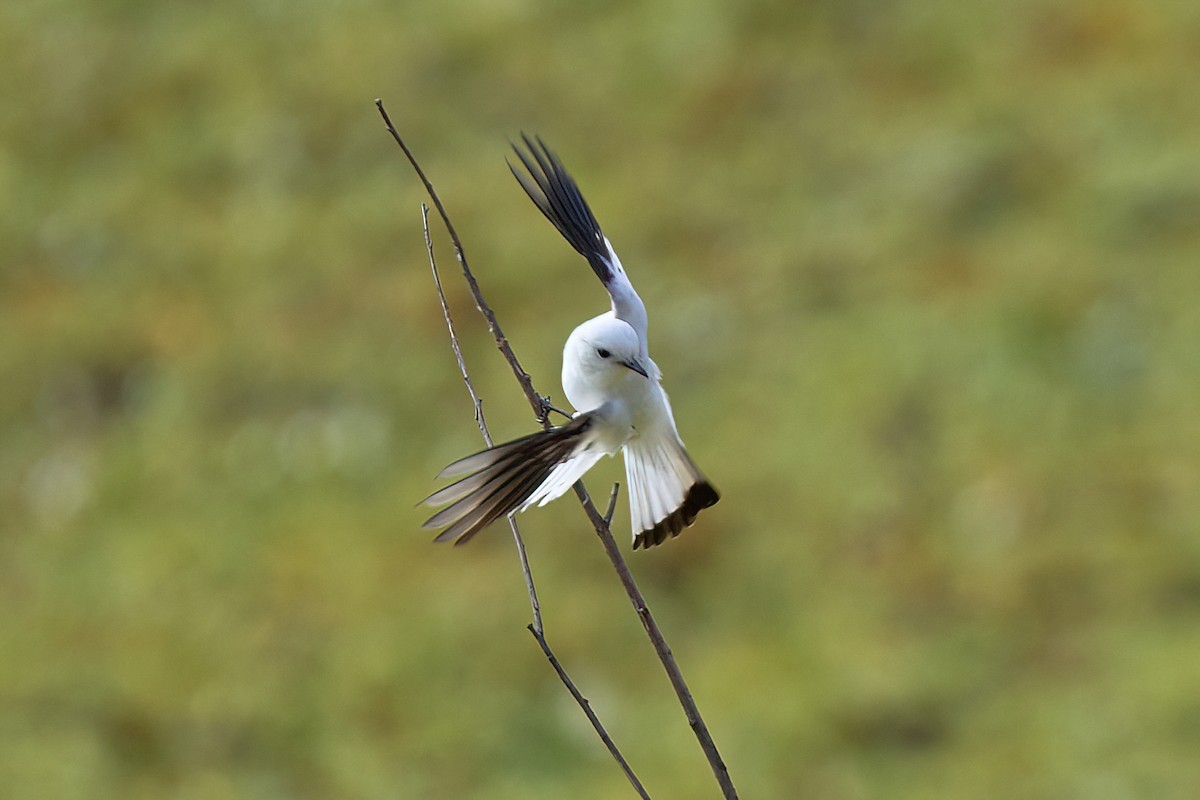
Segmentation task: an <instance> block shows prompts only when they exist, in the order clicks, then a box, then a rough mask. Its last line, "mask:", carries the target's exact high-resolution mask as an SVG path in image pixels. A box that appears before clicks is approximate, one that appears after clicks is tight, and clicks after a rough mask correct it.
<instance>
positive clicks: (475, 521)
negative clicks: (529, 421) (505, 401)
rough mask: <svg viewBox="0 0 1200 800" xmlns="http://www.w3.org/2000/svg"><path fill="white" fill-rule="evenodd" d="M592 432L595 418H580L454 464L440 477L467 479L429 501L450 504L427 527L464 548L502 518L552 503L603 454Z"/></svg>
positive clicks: (439, 491)
mask: <svg viewBox="0 0 1200 800" xmlns="http://www.w3.org/2000/svg"><path fill="white" fill-rule="evenodd" d="M591 428H592V418H591V416H590V415H588V414H580V415H579V416H577V417H575V418H573V419H572V420H571V421H570V422H568V423H567V424H566V425H563V426H562V427H559V428H551V429H549V430H545V431H538V432H537V433H532V434H530V435H528V436H522V437H521V438H520V439H514V440H513V441H511V442H507V443H505V444H501V445H497V446H495V447H493V448H491V449H489V450H484V451H482V452H479V453H475V454H474V455H470V456H467V457H466V458H461V459H459V460H458V461H455V462H454V463H453V464H451V465H450V466H448V467H446V468H445V469H444V470H442V471H441V473H439V474H438V477H439V478H449V477H457V476H460V475H465V476H466V477H463V478H460V479H459V480H458V481H456V482H454V483H452V484H450V485H449V486H447V487H445V488H443V489H439V490H438V491H436V492H434V493H433V494H431V495H429V497H427V498H425V500H424V501H423V502H424V503H425V505H430V506H442V505H447V504H449V505H448V506H447V507H446V508H444V509H442V510H441V511H439V512H438V513H436V514H434V515H433V516H432V517H430V518H429V519H428V520H426V521H425V524H424V525H423V526H422V527H425V528H433V529H436V528H445V530H443V531H442V532H441V533H439V534H438V535H437V538H436V541H439V542H445V541H450V540H453V541H454V543H455V544H463V543H465V542H467V541H469V540H470V539H471V537H473V536H474V535H475V534H477V533H479V532H480V531H481V530H483V529H484V528H486V527H487V526H488V525H491V524H492V523H493V522H495V521H496V520H498V519H500V518H501V517H504V516H507V515H509V514H511V513H512V512H514V511H517V510H524V509H525V508H527V507H528V506H530V505H532V504H534V503H539V502H540V503H546V502H549V501H550V500H553V499H554V498H555V497H558V496H559V495H560V494H562V493H563V492H564V491H566V489H568V488H570V487H571V485H572V484H574V483H575V481H576V480H578V479H579V478H580V477H582V475H583V473H585V472H587V471H588V469H590V468H591V467H592V465H593V464H595V463H596V461H597V460H598V459H599V458H600V456H602V455H604V453H603V451H600V450H597V449H596V448H593V447H592V444H593V441H592V440H593V438H594V437H591V436H589V435H588V433H589V431H590V430H591Z"/></svg>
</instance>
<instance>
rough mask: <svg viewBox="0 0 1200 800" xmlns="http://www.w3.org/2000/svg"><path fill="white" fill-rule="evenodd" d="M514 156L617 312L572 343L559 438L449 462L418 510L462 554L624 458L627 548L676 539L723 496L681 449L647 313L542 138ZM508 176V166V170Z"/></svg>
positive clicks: (592, 323) (526, 182)
mask: <svg viewBox="0 0 1200 800" xmlns="http://www.w3.org/2000/svg"><path fill="white" fill-rule="evenodd" d="M523 138H524V141H525V145H526V147H527V148H528V151H529V153H528V155H527V154H526V153H525V152H523V151H521V150H520V149H519V148H516V147H514V148H513V149H514V150H515V151H516V154H517V156H518V158H520V160H521V163H522V164H523V165H524V167H525V169H526V170H527V171H528V173H529V174H528V175H525V174H524V173H522V172H521V171H519V170H517V169H516V168H515V167H512V171H513V174H514V175H515V176H516V178H517V180H518V181H519V182H520V184H521V186H522V187H523V188H524V189H525V192H526V193H527V194H528V195H529V197H530V198H531V199H532V200H533V202H534V203H535V204H536V205H537V207H538V208H539V209H541V211H542V213H543V214H545V215H546V218H547V219H549V220H550V222H551V223H553V224H554V227H555V228H557V229H558V231H559V232H560V233H561V234H562V235H563V237H564V238H565V239H566V240H567V241H568V242H569V243H570V244H571V246H572V247H574V248H575V249H576V250H577V251H578V252H579V253H580V254H581V255H583V256H584V258H586V259H587V261H588V263H589V264H590V265H591V267H592V270H593V271H594V272H595V273H596V275H597V276H598V277H599V278H600V280H601V282H602V283H603V284H604V287H605V288H606V289H607V290H608V293H609V296H610V298H611V300H612V308H611V309H610V310H609V311H607V312H605V313H604V314H601V315H600V316H598V317H595V318H594V319H590V320H588V321H587V322H584V323H583V324H582V325H580V326H579V327H577V328H576V329H575V330H574V331H572V332H571V335H570V337H568V338H567V343H566V346H565V347H564V348H563V370H562V384H563V391H564V393H565V394H566V396H567V400H569V401H570V403H571V405H572V406H573V407H574V408H575V409H576V413H575V414H574V416H573V418H572V419H571V420H570V421H569V422H568V423H567V424H566V425H563V426H561V427H558V428H551V429H549V430H546V431H539V432H538V433H534V434H530V435H529V436H524V437H522V438H520V439H516V440H514V441H512V442H508V443H505V444H502V445H497V446H496V447H494V448H491V449H489V450H484V451H483V452H480V453H476V454H474V455H471V456H467V457H466V458H463V459H460V460H459V461H456V462H454V463H453V464H451V465H450V466H448V467H446V469H444V470H442V472H441V474H440V475H439V477H457V476H466V477H463V478H461V479H460V480H459V481H457V482H456V483H453V484H451V485H449V486H447V487H446V488H444V489H441V490H439V491H437V492H434V493H433V494H432V495H430V496H429V497H428V498H426V500H425V502H426V503H428V504H429V505H434V506H440V505H446V504H449V505H448V507H447V508H444V509H442V510H441V511H439V512H438V513H437V514H434V515H433V516H432V517H430V518H429V519H428V520H427V521H426V522H425V527H426V528H435V529H436V528H445V530H443V531H442V532H441V533H440V534H438V537H437V540H438V541H448V540H454V541H455V543H456V544H461V543H463V542H465V541H467V540H469V539H470V538H471V537H472V536H474V535H475V534H476V533H478V532H479V531H481V530H483V529H484V528H485V527H487V526H488V525H489V524H491V523H492V522H493V521H495V520H497V519H499V518H500V517H502V516H505V515H507V514H509V513H512V512H513V511H518V510H520V511H523V510H525V509H527V508H529V507H531V506H534V505H538V506H541V505H545V504H546V503H548V502H550V501H551V500H553V499H555V498H556V497H559V496H561V495H562V494H563V493H564V492H566V491H567V490H568V489H570V488H571V486H572V485H574V483H575V482H576V481H577V480H579V479H580V478H581V477H583V475H584V473H586V472H587V471H588V470H589V469H591V468H592V467H593V466H594V465H595V463H596V462H597V461H599V460H600V458H601V456H605V455H615V454H616V453H617V452H620V451H622V450H624V454H625V476H626V484H627V491H628V493H629V509H630V521H631V526H632V529H633V546H634V548H635V549H637V548H639V547H649V546H651V545H655V544H660V543H662V542H663V541H665V540H666V539H667V538H668V537H669V536H677V535H678V534H679V532H680V531H682V530H683V529H684V528H685V527H687V526H688V525H691V524H692V522H693V521H694V520H695V518H696V515H697V514H698V513H699V512H700V511H701V510H702V509H704V508H707V507H708V506H711V505H713V504H714V503H716V502H717V500H718V499H719V496H718V494H717V492H716V490H715V489H713V487H712V485H711V484H709V483H708V481H707V479H705V477H704V475H703V474H702V473H701V472H700V470H699V469H698V468H697V467H696V465H695V463H694V462H693V461H692V459H691V457H689V456H688V454H687V451H686V450H685V449H684V446H683V442H682V441H681V440H680V438H679V434H678V432H677V431H676V428H675V419H674V416H673V415H672V413H671V404H670V401H669V400H668V399H667V395H666V392H664V391H663V388H662V385H661V383H660V380H661V372H660V371H659V369H658V366H657V365H656V364H655V363H654V361H653V360H651V358H650V353H649V346H648V340H647V319H646V307H645V305H643V303H642V300H641V298H640V297H638V294H637V292H636V291H634V288H633V284H631V283H630V282H629V278H628V276H627V275H626V274H625V269H624V268H623V267H622V265H621V261H620V259H618V258H617V254H616V253H615V252H614V251H613V249H612V245H611V244H609V241H608V239H607V238H606V237H605V236H604V233H603V232H602V231H601V230H600V226H599V224H598V223H597V222H596V218H595V217H594V216H593V215H592V211H591V209H590V208H589V207H588V205H587V202H586V201H584V199H583V195H582V194H580V192H579V188H578V187H577V186H576V185H575V181H574V180H573V179H572V178H571V176H570V175H569V174H568V173H567V171H566V170H565V169H564V168H563V166H562V163H561V162H560V161H559V160H558V157H557V156H555V155H554V153H553V152H551V151H550V149H549V148H547V147H546V146H545V144H543V143H542V141H541V140H540V139H534V140H530V139H529V138H528V137H523ZM511 166H512V165H510V167H511Z"/></svg>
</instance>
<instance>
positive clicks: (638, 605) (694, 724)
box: [375, 100, 738, 800]
mask: <svg viewBox="0 0 1200 800" xmlns="http://www.w3.org/2000/svg"><path fill="white" fill-rule="evenodd" d="M375 106H376V108H377V109H378V110H379V114H380V116H382V117H383V122H384V124H385V125H386V126H387V130H388V133H390V134H391V135H392V138H393V139H395V140H396V144H398V145H399V146H400V149H401V150H403V151H404V155H405V157H406V158H407V159H408V162H409V164H411V165H412V167H413V169H414V170H415V171H416V173H417V175H418V177H420V179H421V182H422V183H423V184H424V185H425V190H426V192H427V193H428V194H429V197H430V199H431V200H432V201H433V204H434V207H436V208H437V210H438V214H439V215H440V216H441V218H442V221H443V223H445V225H446V230H447V232H448V233H449V234H450V239H451V241H452V242H453V243H454V249H455V254H456V256H457V258H458V263H459V266H460V267H461V269H462V273H463V277H464V279H465V280H466V282H467V286H468V288H469V289H470V291H471V294H472V296H473V297H474V298H475V305H476V307H477V308H478V309H479V311H480V313H482V314H483V316H484V318H485V319H486V320H487V323H488V329H489V330H490V331H491V333H492V336H493V338H494V339H495V341H496V346H497V347H498V348H499V350H500V352H501V354H502V355H503V356H504V358H505V360H506V361H508V364H509V366H510V367H511V368H512V371H513V374H514V376H515V377H516V378H517V382H518V383H519V384H520V385H521V388H522V390H523V391H524V392H525V396H526V399H527V400H528V401H529V404H530V407H532V408H533V410H534V413H535V414H536V415H537V417H538V420H539V421H540V422H541V423H542V425H543V426H549V421H548V420H547V408H546V406H547V403H546V401H545V400H544V399H543V398H542V396H541V395H540V394H538V392H537V391H536V390H535V389H534V387H533V382H532V380H531V379H530V377H529V374H528V373H527V372H525V370H524V369H522V367H521V365H520V362H519V361H518V360H517V357H516V354H515V353H513V351H512V347H511V346H510V345H509V343H508V339H507V338H505V336H504V334H503V333H502V332H501V330H500V325H499V323H497V322H496V316H495V314H494V313H493V312H492V310H491V307H490V306H489V305H488V304H487V302H486V301H485V300H484V299H483V294H482V292H481V291H480V289H479V284H478V283H477V282H476V281H475V276H474V275H473V274H472V273H471V269H470V267H469V266H468V265H467V259H466V255H465V254H464V252H463V247H462V242H461V241H460V240H459V238H458V233H457V232H456V231H455V230H454V225H453V224H452V223H451V222H450V218H449V216H448V215H447V213H446V210H445V207H444V206H443V205H442V202H441V200H440V199H439V198H438V196H437V192H436V191H434V188H433V185H432V184H431V183H430V182H429V179H428V178H426V177H425V172H424V171H423V170H422V169H421V167H420V165H419V164H418V163H417V160H416V158H415V157H414V156H413V154H412V152H411V151H410V150H409V149H408V145H406V144H405V143H404V140H403V139H402V138H401V136H400V133H399V132H398V131H397V130H396V127H395V126H394V125H393V124H392V120H391V118H390V117H389V116H388V113H387V111H386V110H385V109H384V107H383V101H382V100H376V101H375ZM426 236H427V237H428V226H426ZM427 241H428V239H427ZM431 255H432V254H431ZM574 489H575V494H576V496H578V498H579V501H580V503H581V504H582V505H583V510H584V512H585V513H586V514H587V516H588V519H589V520H590V521H591V523H592V527H593V528H594V529H595V531H596V535H597V536H598V537H599V539H600V542H601V544H602V545H603V546H604V552H605V553H606V554H607V555H608V558H609V561H611V562H612V565H613V569H614V570H615V571H616V573H617V577H618V578H619V579H620V581H621V585H622V586H623V587H624V588H625V593H626V594H627V595H628V597H629V601H630V602H631V603H632V604H633V607H634V610H635V611H636V612H637V615H638V618H639V619H640V620H641V622H642V626H643V627H644V628H645V630H646V635H647V636H648V637H649V639H650V642H651V644H652V645H653V646H654V651H655V653H656V654H657V655H658V658H659V660H660V661H661V662H662V665H663V669H664V670H665V671H666V673H667V677H668V679H669V680H670V681H671V686H672V688H674V690H675V695H676V697H677V698H678V699H679V703H680V705H681V706H682V707H683V711H684V714H685V716H686V717H687V721H688V725H689V726H691V728H692V732H693V733H694V734H695V736H696V739H697V741H698V742H699V743H700V748H701V749H702V750H703V751H704V755H705V757H706V758H707V759H708V763H709V766H710V767H711V768H712V771H713V775H714V777H715V778H716V780H717V784H718V785H719V786H720V787H721V792H722V794H723V795H724V797H725V798H726V800H736V798H737V796H738V795H737V790H736V789H735V788H734V786H733V781H732V780H731V779H730V777H729V770H728V769H727V768H726V766H725V762H724V760H723V759H722V758H721V754H720V752H719V751H718V750H717V746H716V743H715V742H713V739H712V735H711V734H710V733H709V731H708V726H707V725H705V724H704V720H703V718H702V717H701V716H700V710H699V708H697V706H696V701H695V699H694V698H693V697H692V693H691V690H690V689H688V686H687V683H686V682H685V681H684V679H683V673H682V672H680V670H679V665H678V664H677V663H676V661H675V656H674V655H673V654H672V653H671V648H670V647H669V646H668V645H667V642H666V639H665V638H664V637H663V634H662V630H661V629H660V628H659V627H658V623H657V622H656V621H655V619H654V616H653V615H652V614H651V613H650V609H649V607H648V606H647V605H646V601H645V598H644V597H643V596H642V593H641V590H640V589H638V586H637V583H636V582H635V581H634V579H633V575H632V573H630V571H629V566H628V565H627V564H626V563H625V559H624V558H623V557H622V555H621V551H620V549H619V548H618V547H617V543H616V541H615V540H614V539H613V535H612V531H611V530H610V529H609V526H608V521H607V520H606V519H605V517H604V516H603V515H601V514H600V512H599V511H597V510H596V506H595V504H594V503H592V499H591V497H590V496H589V495H588V492H587V488H586V487H585V486H584V485H583V481H577V482H576V483H575V486H574ZM509 521H510V523H511V522H513V520H512V517H509ZM514 524H515V523H514ZM531 628H532V626H531ZM533 633H534V637H535V638H537V639H538V642H539V644H544V638H542V637H540V636H539V635H538V633H537V631H534V632H533ZM551 663H552V664H553V663H554V661H553V660H552V661H551ZM557 669H558V668H557V667H556V670H557ZM563 676H565V673H560V677H563ZM568 688H570V685H568ZM572 694H573V695H575V696H576V700H577V702H578V701H581V700H582V695H577V694H576V692H575V691H572ZM580 705H581V707H582V708H583V709H584V711H585V713H588V716H589V719H593V715H592V714H591V713H590V707H589V706H588V705H587V702H586V700H582V702H581V703H580ZM593 725H598V721H595V722H593ZM614 750H615V747H610V751H614ZM618 760H621V761H622V763H623V760H622V759H620V758H619V756H618ZM626 774H627V775H628V776H629V777H630V779H631V780H632V781H635V786H638V787H639V790H640V785H639V784H636V778H635V777H633V773H632V772H631V771H628V769H627V772H626ZM643 796H645V795H644V791H643Z"/></svg>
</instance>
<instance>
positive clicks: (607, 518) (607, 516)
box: [604, 483, 621, 525]
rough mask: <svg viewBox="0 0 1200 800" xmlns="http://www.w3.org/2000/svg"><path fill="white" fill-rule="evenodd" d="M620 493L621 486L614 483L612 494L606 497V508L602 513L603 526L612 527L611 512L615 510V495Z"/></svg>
mask: <svg viewBox="0 0 1200 800" xmlns="http://www.w3.org/2000/svg"><path fill="white" fill-rule="evenodd" d="M620 493H621V484H619V483H614V484H613V490H612V494H610V495H609V496H608V508H607V509H605V511H604V524H605V525H612V515H613V512H614V511H616V510H617V495H619V494H620Z"/></svg>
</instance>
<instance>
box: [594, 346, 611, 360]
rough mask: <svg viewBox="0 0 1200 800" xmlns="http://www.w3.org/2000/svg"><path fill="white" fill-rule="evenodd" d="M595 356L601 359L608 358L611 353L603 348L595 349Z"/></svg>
mask: <svg viewBox="0 0 1200 800" xmlns="http://www.w3.org/2000/svg"><path fill="white" fill-rule="evenodd" d="M596 355H598V356H600V357H601V358H608V357H609V356H611V355H612V353H610V352H608V351H607V350H605V349H604V348H603V347H597V348H596Z"/></svg>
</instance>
